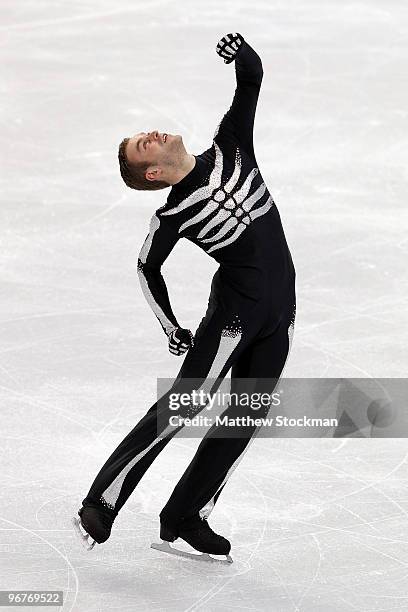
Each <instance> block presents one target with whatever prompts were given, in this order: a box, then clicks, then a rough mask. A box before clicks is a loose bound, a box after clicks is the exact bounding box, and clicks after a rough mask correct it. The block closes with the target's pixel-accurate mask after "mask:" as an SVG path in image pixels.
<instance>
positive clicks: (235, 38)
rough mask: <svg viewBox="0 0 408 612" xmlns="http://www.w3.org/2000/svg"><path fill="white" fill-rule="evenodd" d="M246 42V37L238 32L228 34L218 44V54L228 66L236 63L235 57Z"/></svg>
mask: <svg viewBox="0 0 408 612" xmlns="http://www.w3.org/2000/svg"><path fill="white" fill-rule="evenodd" d="M243 41H244V37H243V36H242V35H241V34H239V33H238V32H234V33H233V34H226V35H225V36H223V37H222V38H221V39H220V40H219V41H218V43H217V47H216V49H215V50H216V52H217V53H218V55H219V56H220V57H222V59H223V60H224V62H225V63H226V64H230V63H231V62H232V61H234V59H235V56H236V54H237V52H238V50H239V48H240V46H241V45H242V43H243Z"/></svg>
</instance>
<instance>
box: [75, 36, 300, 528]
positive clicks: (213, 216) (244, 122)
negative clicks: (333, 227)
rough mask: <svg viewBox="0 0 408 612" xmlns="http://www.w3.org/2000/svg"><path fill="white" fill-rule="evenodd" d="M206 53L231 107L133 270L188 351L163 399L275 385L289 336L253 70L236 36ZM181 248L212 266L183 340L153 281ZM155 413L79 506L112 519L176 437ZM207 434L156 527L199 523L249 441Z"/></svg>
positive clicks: (288, 285) (287, 266)
mask: <svg viewBox="0 0 408 612" xmlns="http://www.w3.org/2000/svg"><path fill="white" fill-rule="evenodd" d="M217 53H218V54H219V55H220V56H221V57H223V59H224V61H225V63H230V62H231V61H233V60H235V72H236V81H237V84H236V90H235V95H234V98H233V102H232V105H231V107H230V109H229V110H228V112H227V113H226V114H225V115H224V117H223V119H222V121H221V123H220V125H219V126H218V128H217V130H216V132H215V135H214V139H213V142H212V145H211V147H210V148H209V149H207V150H206V151H204V152H203V153H201V154H200V155H196V156H195V158H196V163H195V166H194V167H193V169H192V170H191V171H190V172H189V173H188V174H187V175H186V176H185V177H184V178H183V179H182V180H181V181H180V182H179V183H177V184H175V185H174V186H173V187H172V189H171V191H170V193H169V197H168V199H167V202H166V204H165V205H164V206H162V207H161V208H159V209H158V210H157V211H156V213H155V214H154V215H153V217H152V219H151V223H150V231H149V234H148V236H147V238H146V240H145V242H144V244H143V247H142V249H141V252H140V255H139V260H138V273H139V277H140V282H141V286H142V289H143V292H144V294H145V296H146V298H147V300H148V302H149V304H150V306H151V307H152V309H153V312H154V314H155V315H156V317H157V319H158V320H159V322H160V324H161V326H162V328H163V330H164V332H165V333H166V335H167V336H168V338H169V346H170V350H171V351H172V352H176V351H177V345H178V344H179V345H180V346H183V347H184V349H185V348H187V347H188V346H189V347H190V348H189V350H188V352H187V353H186V356H185V358H184V362H183V364H182V366H181V369H180V371H179V373H178V376H177V379H176V381H175V383H174V386H173V387H172V390H173V391H174V390H175V389H177V390H180V389H181V388H182V390H183V391H186V390H188V388H189V387H188V384H189V382H190V380H191V379H196V380H197V379H198V380H200V381H201V382H200V384H201V386H205V381H206V380H208V379H218V380H219V381H221V379H223V378H224V377H225V376H226V374H227V373H228V371H229V370H230V369H231V392H233V391H234V390H236V383H235V380H236V379H237V378H251V379H253V378H259V379H263V378H264V379H279V377H280V376H281V374H282V371H283V368H284V366H285V363H286V360H287V357H288V354H289V350H290V345H291V341H292V335H293V330H294V320H295V270H294V266H293V262H292V258H291V255H290V251H289V248H288V245H287V242H286V239H285V235H284V232H283V229H282V224H281V219H280V216H279V212H278V209H277V207H276V205H275V202H274V200H273V198H272V196H271V195H270V193H269V191H268V188H267V187H266V185H265V183H264V180H263V178H262V175H261V173H260V171H259V168H258V164H257V161H256V159H255V153H254V147H253V125H254V118H255V110H256V106H257V100H258V96H259V91H260V87H261V81H262V77H263V69H262V63H261V60H260V58H259V56H258V55H257V53H256V52H255V51H254V50H253V49H252V47H251V46H250V45H249V44H248V43H247V42H246V41H244V39H243V37H242V36H241V35H239V34H234V35H228V36H226V37H224V38H223V39H221V41H220V42H219V43H218V46H217ZM181 238H187V239H188V240H190V241H192V242H194V243H195V244H196V245H197V246H198V247H200V248H201V249H203V250H204V251H205V252H206V253H208V255H209V256H210V257H212V258H214V259H215V260H216V261H217V262H218V263H219V268H218V270H217V272H216V273H215V275H214V278H213V281H212V285H211V293H210V298H209V302H208V308H207V312H206V313H205V316H204V317H203V319H202V320H201V323H200V325H199V327H198V329H197V331H196V333H195V336H194V342H190V336H189V334H188V333H186V332H187V330H183V329H182V327H181V325H180V324H179V322H178V321H177V319H176V317H175V315H174V313H173V311H172V308H171V305H170V302H169V297H168V293H167V289H166V285H165V282H164V279H163V277H162V275H161V272H160V268H161V266H162V264H163V262H164V261H165V260H166V258H167V257H168V255H169V254H170V252H171V250H172V249H173V247H174V245H175V244H176V243H177V241H178V240H180V239H181ZM178 331H180V335H179V337H178V336H177V332H178ZM180 343H181V344H180ZM181 352H182V351H181ZM184 379H187V383H185V384H184V383H183V380H184ZM183 384H184V386H183ZM215 388H216V387H214V386H213V387H212V390H214V389H215ZM190 390H191V389H190ZM164 399H166V398H164ZM158 410H160V411H161V412H162V416H164V417H165V416H166V414H167V413H168V414H170V412H169V408H168V403H167V404H166V401H164V402H163V399H161V400H160V401H159V402H158V403H155V404H154V405H153V406H152V407H151V408H150V410H148V412H147V413H146V414H145V416H144V417H143V418H142V419H141V420H140V421H139V423H137V425H136V426H135V427H134V429H133V430H132V431H130V433H129V434H128V435H127V436H126V437H125V438H124V440H123V441H122V442H121V443H120V444H119V446H118V447H117V448H116V450H115V451H114V452H113V453H112V455H111V456H110V457H109V459H108V460H107V461H106V463H105V464H104V465H103V467H102V468H101V470H100V472H99V474H98V475H97V477H96V479H95V481H94V483H93V484H92V486H91V488H90V490H89V493H88V495H87V496H86V498H85V499H84V500H83V505H84V506H86V505H101V504H102V505H103V506H104V508H106V509H107V510H108V511H109V512H110V513H111V515H112V517H116V515H117V513H118V512H119V510H120V509H121V508H122V506H123V505H124V503H125V502H126V500H127V499H128V497H129V496H130V495H131V493H132V492H133V490H134V488H135V487H136V485H137V483H138V482H139V480H140V479H141V478H142V476H143V474H144V473H145V472H146V470H147V469H148V468H149V466H150V465H151V463H152V462H153V460H154V459H155V457H156V456H157V455H158V454H159V453H160V451H161V450H162V449H163V448H164V447H165V446H166V444H167V443H168V442H169V440H170V439H171V438H172V437H173V435H174V434H175V433H176V432H177V431H178V429H179V428H170V427H167V428H165V429H163V430H162V431H158V427H157V416H158ZM248 410H249V409H248ZM226 413H227V414H233V413H234V407H233V406H229V407H228V408H227V411H226ZM172 414H174V413H172ZM255 416H259V413H258V414H256V415H255ZM164 421H165V419H164ZM215 429H216V427H215V426H213V427H212V428H211V429H210V430H209V432H208V433H207V435H206V436H205V437H204V439H203V440H202V442H201V444H200V445H199V447H198V450H197V452H196V455H195V456H194V458H193V460H192V461H191V463H190V465H189V466H188V468H187V470H186V471H185V473H184V475H183V476H182V478H181V480H180V481H179V483H178V484H177V486H176V487H175V489H174V491H173V493H172V495H171V497H170V499H169V501H168V502H167V504H166V506H165V507H164V508H163V510H162V512H161V513H160V518H161V521H162V522H164V523H166V525H167V526H169V527H170V528H171V527H172V526H173V527H174V528H175V529H176V527H177V526H178V525H180V523H181V522H182V521H187V520H189V519H190V520H191V517H194V516H197V515H199V516H200V517H208V516H209V514H210V512H211V510H212V508H213V507H214V504H215V503H216V501H217V499H218V497H219V495H220V493H221V490H222V489H223V487H224V486H225V484H226V482H227V480H228V477H229V476H230V474H231V472H232V470H233V469H234V468H235V466H236V465H237V463H238V461H239V459H240V458H241V457H242V455H243V453H244V451H245V450H246V448H247V446H248V443H249V441H250V440H251V439H253V437H254V434H256V432H257V428H255V427H254V428H251V427H246V428H245V431H243V435H242V436H240V437H225V438H221V437H216V436H215V435H213V434H214V433H215ZM218 433H219V432H218Z"/></svg>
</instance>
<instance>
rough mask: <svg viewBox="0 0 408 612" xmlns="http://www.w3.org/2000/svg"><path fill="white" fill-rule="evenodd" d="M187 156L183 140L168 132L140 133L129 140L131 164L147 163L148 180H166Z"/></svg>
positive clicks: (128, 149)
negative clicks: (184, 156) (168, 174)
mask: <svg viewBox="0 0 408 612" xmlns="http://www.w3.org/2000/svg"><path fill="white" fill-rule="evenodd" d="M185 154H186V150H185V148H184V144H183V139H182V137H181V136H180V135H179V134H176V135H174V134H168V133H167V132H159V131H158V130H154V131H153V132H139V133H138V134H135V135H134V136H132V138H130V139H129V142H128V144H127V146H126V157H127V158H128V160H129V162H130V163H137V162H147V163H149V164H150V166H149V167H148V169H147V170H146V178H147V179H149V180H159V179H160V178H162V179H163V178H165V176H166V175H167V173H168V172H171V169H172V168H174V167H176V166H177V165H178V164H179V163H180V160H181V159H182V158H183V155H185Z"/></svg>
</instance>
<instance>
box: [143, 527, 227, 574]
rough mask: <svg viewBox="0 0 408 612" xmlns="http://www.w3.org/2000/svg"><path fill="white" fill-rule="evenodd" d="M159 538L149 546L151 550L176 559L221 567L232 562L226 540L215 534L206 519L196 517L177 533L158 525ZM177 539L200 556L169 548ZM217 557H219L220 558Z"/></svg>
mask: <svg viewBox="0 0 408 612" xmlns="http://www.w3.org/2000/svg"><path fill="white" fill-rule="evenodd" d="M160 538H161V540H162V541H161V542H160V543H153V544H151V548H154V549H155V550H160V551H161V552H165V553H168V554H170V555H176V556H177V557H184V558H187V559H193V560H194V561H204V562H207V563H221V564H223V565H227V564H229V563H232V562H233V561H232V558H231V556H230V554H229V553H230V550H231V544H230V543H229V541H228V540H227V539H226V538H224V537H222V536H220V535H218V534H217V533H215V532H214V531H213V530H212V529H211V527H210V526H209V524H208V523H207V520H206V519H201V518H199V517H197V518H195V519H193V520H191V521H189V522H188V523H187V522H186V523H185V524H184V525H182V526H180V527H179V529H178V531H177V533H175V532H174V531H171V530H170V529H168V528H167V527H166V526H165V525H164V524H163V523H162V524H161V525H160ZM177 538H181V539H182V540H184V541H185V542H187V544H189V545H190V546H191V547H192V548H194V549H195V550H196V551H197V553H200V554H197V553H194V552H187V551H184V550H180V549H179V548H177V547H173V546H171V545H170V542H174V541H175V540H176V539H177ZM218 556H221V558H219V557H218Z"/></svg>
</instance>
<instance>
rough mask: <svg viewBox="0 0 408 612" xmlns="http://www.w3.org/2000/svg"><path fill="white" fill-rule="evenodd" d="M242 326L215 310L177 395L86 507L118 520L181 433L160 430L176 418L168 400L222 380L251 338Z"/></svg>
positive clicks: (147, 419)
mask: <svg viewBox="0 0 408 612" xmlns="http://www.w3.org/2000/svg"><path fill="white" fill-rule="evenodd" d="M237 321H238V318H237V315H235V314H234V315H231V314H229V313H226V312H225V311H224V310H222V308H218V307H213V306H211V307H209V309H208V311H207V315H206V317H204V319H203V321H202V323H201V325H200V327H199V330H198V332H197V334H196V342H195V345H194V347H193V348H192V349H190V350H189V351H188V353H187V355H186V357H185V359H184V362H183V365H182V367H181V370H180V372H179V374H178V377H177V379H176V382H175V383H174V385H173V386H172V389H170V391H169V392H168V393H167V394H166V395H165V396H164V398H161V400H160V402H156V403H155V404H154V405H153V406H152V407H151V408H150V410H149V411H148V412H147V413H146V414H145V415H144V417H143V418H142V419H141V420H140V421H139V423H137V425H136V426H135V427H134V428H133V429H132V431H130V432H129V434H128V435H127V436H126V437H125V438H124V440H123V441H122V442H121V443H120V444H119V446H118V447H117V448H116V449H115V450H114V451H113V453H112V455H111V456H110V457H109V458H108V460H107V461H106V462H105V464H104V465H103V466H102V468H101V470H100V471H99V473H98V475H97V476H96V478H95V480H94V482H93V484H92V486H91V488H90V490H89V492H88V494H87V496H86V497H85V498H84V500H83V505H87V504H88V505H89V504H92V505H94V504H103V505H104V506H105V507H107V508H108V509H109V510H110V511H111V512H112V513H113V514H114V515H115V516H116V514H117V513H118V512H119V510H120V509H121V508H122V506H123V505H124V503H125V502H126V500H127V499H128V497H129V496H130V495H131V493H132V492H133V490H134V488H135V487H136V485H137V483H138V482H139V481H140V479H141V478H142V476H143V474H144V473H145V472H146V470H147V469H148V468H149V466H150V465H151V464H152V462H153V461H154V459H155V458H156V457H157V455H158V454H159V453H160V451H161V450H162V449H163V448H164V447H165V446H166V444H167V443H168V442H169V440H170V439H171V438H172V437H173V436H174V435H175V434H176V433H177V431H178V430H179V429H180V428H178V429H175V428H173V429H171V428H169V427H166V428H165V429H163V431H158V430H157V423H158V416H160V417H161V422H163V423H166V422H167V423H168V422H169V418H170V416H171V415H173V414H174V413H173V412H171V411H170V409H169V404H168V401H167V399H168V395H169V394H170V393H171V392H175V391H180V390H181V391H184V392H191V391H192V388H190V387H191V381H190V380H189V379H195V380H196V381H197V380H202V381H205V380H206V379H207V377H208V378H210V379H214V378H219V379H220V380H221V379H222V378H223V377H224V376H225V375H226V373H227V372H228V370H229V369H230V367H231V365H232V363H234V361H235V360H236V358H237V356H238V355H239V354H240V352H241V351H242V350H243V348H244V346H245V342H246V339H245V338H246V336H245V332H244V328H243V327H242V326H241V327H240V325H239V324H238V322H237ZM185 379H186V380H185ZM201 409H202V408H201Z"/></svg>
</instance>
